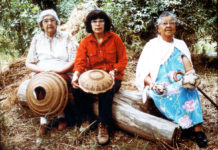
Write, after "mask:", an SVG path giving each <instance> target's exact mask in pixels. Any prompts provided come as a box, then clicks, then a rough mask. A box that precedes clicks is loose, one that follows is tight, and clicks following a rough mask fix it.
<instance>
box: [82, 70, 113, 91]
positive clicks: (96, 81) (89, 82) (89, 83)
mask: <svg viewBox="0 0 218 150" xmlns="http://www.w3.org/2000/svg"><path fill="white" fill-rule="evenodd" d="M113 85H114V79H113V78H112V76H111V75H110V74H108V73H107V72H105V71H103V70H99V69H94V70H89V71H86V72H84V73H83V74H81V76H80V78H79V86H80V88H81V89H82V90H83V91H85V92H87V93H91V94H100V93H105V92H107V91H108V90H110V89H112V87H113Z"/></svg>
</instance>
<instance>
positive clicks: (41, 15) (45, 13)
mask: <svg viewBox="0 0 218 150" xmlns="http://www.w3.org/2000/svg"><path fill="white" fill-rule="evenodd" d="M47 15H52V16H53V17H54V18H55V19H56V21H57V24H60V20H59V19H58V15H57V13H56V12H55V11H54V10H53V9H47V10H43V11H42V12H41V13H40V15H39V17H38V19H37V22H38V24H39V25H40V24H41V22H42V20H43V18H44V17H45V16H47Z"/></svg>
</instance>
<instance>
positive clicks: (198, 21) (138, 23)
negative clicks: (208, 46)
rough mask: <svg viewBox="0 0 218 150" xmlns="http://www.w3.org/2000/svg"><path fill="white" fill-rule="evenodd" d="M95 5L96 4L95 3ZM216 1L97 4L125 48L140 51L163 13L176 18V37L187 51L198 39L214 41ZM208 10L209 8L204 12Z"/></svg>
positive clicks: (110, 0)
mask: <svg viewBox="0 0 218 150" xmlns="http://www.w3.org/2000/svg"><path fill="white" fill-rule="evenodd" d="M97 2H98V1H97ZM216 4H217V1H216V0H213V1H212V0H207V1H202V0H192V1H185V0H155V1H151V0H148V1H144V0H134V1H133V0H119V1H118V0H102V1H101V2H99V5H100V6H101V7H102V9H104V10H105V11H106V12H107V13H108V14H110V17H111V18H112V19H113V21H114V22H113V23H114V25H115V31H116V32H117V33H118V34H119V35H120V36H121V38H122V39H123V40H124V41H125V42H126V43H127V45H128V48H130V50H133V51H135V52H140V51H141V50H142V46H143V44H144V43H145V42H147V41H148V40H149V39H151V38H153V37H154V36H155V34H156V31H155V30H156V29H155V22H156V19H157V18H158V16H159V15H160V14H161V13H162V12H163V11H171V12H173V13H175V14H176V15H177V17H178V21H179V24H180V25H179V26H178V27H177V32H176V37H177V38H180V39H183V40H185V41H186V43H187V44H188V46H189V47H190V48H191V50H193V49H194V47H193V46H192V44H193V43H196V42H197V40H198V39H199V37H206V36H208V35H210V36H211V41H216V39H217V26H216V24H217V15H216V14H217V13H216V12H217V11H216ZM208 8H210V9H208Z"/></svg>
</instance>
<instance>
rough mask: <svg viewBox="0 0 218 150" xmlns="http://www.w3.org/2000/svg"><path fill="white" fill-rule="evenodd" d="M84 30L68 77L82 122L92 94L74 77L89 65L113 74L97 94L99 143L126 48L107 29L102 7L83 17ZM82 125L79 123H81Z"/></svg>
mask: <svg viewBox="0 0 218 150" xmlns="http://www.w3.org/2000/svg"><path fill="white" fill-rule="evenodd" d="M85 26H86V31H87V32H88V33H91V34H90V35H88V36H87V37H85V38H84V39H83V40H82V41H81V43H80V45H79V48H78V50H77V55H76V60H75V67H74V69H73V70H74V76H73V80H72V85H73V87H74V88H73V95H74V98H75V105H76V107H77V111H76V112H77V113H78V115H76V116H77V117H78V121H80V122H83V121H84V120H85V119H86V117H87V113H90V112H89V111H90V109H91V108H90V104H89V103H90V101H91V100H90V99H91V97H92V96H93V95H91V94H87V93H84V92H83V91H81V90H80V89H78V87H79V85H78V78H79V76H80V74H81V73H83V72H84V71H87V70H90V69H101V70H104V71H106V72H108V73H109V74H111V75H112V76H113V78H114V81H115V84H114V86H113V88H112V89H111V90H109V91H107V92H105V93H103V94H98V95H97V97H98V102H99V104H98V105H99V107H98V108H99V116H98V136H97V141H98V143H99V144H100V145H104V144H107V143H108V142H109V133H108V126H109V124H110V123H111V121H112V101H113V96H114V94H115V93H116V92H117V91H118V90H119V88H120V86H121V81H122V79H123V74H124V69H125V67H126V64H127V56H126V49H125V46H124V44H123V42H122V40H121V38H120V37H119V36H118V35H117V34H115V33H113V32H111V31H110V29H111V26H112V22H111V19H110V18H109V16H108V15H107V14H106V13H105V12H104V11H102V10H93V11H91V12H90V13H89V14H88V16H87V17H86V21H85ZM81 128H82V129H83V124H82V125H81Z"/></svg>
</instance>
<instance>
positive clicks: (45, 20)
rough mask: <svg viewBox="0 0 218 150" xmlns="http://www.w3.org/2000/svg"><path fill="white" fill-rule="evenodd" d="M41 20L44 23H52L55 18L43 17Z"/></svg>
mask: <svg viewBox="0 0 218 150" xmlns="http://www.w3.org/2000/svg"><path fill="white" fill-rule="evenodd" d="M42 22H43V23H45V24H47V23H49V22H51V23H54V22H56V19H44V20H42Z"/></svg>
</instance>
